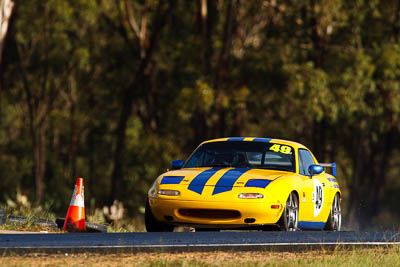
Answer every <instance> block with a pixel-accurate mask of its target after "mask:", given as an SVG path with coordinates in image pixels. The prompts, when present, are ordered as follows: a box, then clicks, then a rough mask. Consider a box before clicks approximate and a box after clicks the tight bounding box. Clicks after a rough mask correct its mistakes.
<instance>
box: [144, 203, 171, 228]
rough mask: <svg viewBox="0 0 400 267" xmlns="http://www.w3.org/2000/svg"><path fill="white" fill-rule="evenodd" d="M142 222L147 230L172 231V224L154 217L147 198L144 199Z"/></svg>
mask: <svg viewBox="0 0 400 267" xmlns="http://www.w3.org/2000/svg"><path fill="white" fill-rule="evenodd" d="M144 223H145V225H146V231H147V232H172V231H173V230H174V226H173V225H169V224H166V223H163V222H160V221H157V220H156V218H154V216H153V213H152V212H151V208H150V204H149V199H146V209H145V212H144Z"/></svg>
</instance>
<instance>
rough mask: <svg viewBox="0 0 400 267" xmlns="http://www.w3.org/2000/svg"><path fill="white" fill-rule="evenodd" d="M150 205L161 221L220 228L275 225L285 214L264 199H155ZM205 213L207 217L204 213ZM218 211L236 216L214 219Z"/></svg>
mask: <svg viewBox="0 0 400 267" xmlns="http://www.w3.org/2000/svg"><path fill="white" fill-rule="evenodd" d="M149 204H150V207H151V211H152V213H153V216H154V217H155V218H156V219H157V220H158V221H163V222H168V223H170V224H175V225H180V224H182V225H194V226H196V225H201V226H202V227H213V226H219V227H221V228H231V227H236V226H242V227H246V226H251V225H265V224H267V225H269V224H276V223H277V222H278V220H279V218H280V216H281V214H282V211H283V205H282V204H281V203H279V201H278V202H270V201H266V200H265V199H262V200H258V199H252V200H243V201H240V202H239V201H238V202H213V201H185V200H177V199H165V198H162V199H161V198H157V197H154V198H149ZM272 205H275V206H276V205H279V208H271V206H272ZM185 210H186V211H187V210H191V211H193V210H197V211H199V212H196V213H188V212H183V211H185ZM202 211H205V212H204V214H201V212H202ZM207 211H212V212H207ZM219 211H221V213H224V212H226V213H229V214H230V215H231V214H235V216H228V215H227V216H226V217H224V216H214V215H215V214H216V213H218V212H219ZM199 214H201V215H199Z"/></svg>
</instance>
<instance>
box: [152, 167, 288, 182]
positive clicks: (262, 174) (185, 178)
mask: <svg viewBox="0 0 400 267" xmlns="http://www.w3.org/2000/svg"><path fill="white" fill-rule="evenodd" d="M287 173H288V172H286V171H277V170H265V169H249V168H217V167H214V168H210V167H206V168H187V169H180V170H174V171H169V172H166V173H164V174H163V175H161V179H160V184H180V185H189V186H235V187H236V186H239V187H240V186H245V185H246V184H247V183H248V182H249V180H255V181H257V180H268V181H272V180H275V179H277V178H279V177H280V176H282V175H285V174H287ZM251 182H253V181H251Z"/></svg>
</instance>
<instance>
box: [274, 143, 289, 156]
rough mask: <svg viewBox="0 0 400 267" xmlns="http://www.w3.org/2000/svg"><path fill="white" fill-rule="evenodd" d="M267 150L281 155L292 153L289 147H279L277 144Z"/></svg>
mask: <svg viewBox="0 0 400 267" xmlns="http://www.w3.org/2000/svg"><path fill="white" fill-rule="evenodd" d="M269 150H272V151H274V152H280V153H283V154H290V153H291V152H292V148H291V147H290V146H281V145H278V144H274V145H273V146H271V147H270V148H269Z"/></svg>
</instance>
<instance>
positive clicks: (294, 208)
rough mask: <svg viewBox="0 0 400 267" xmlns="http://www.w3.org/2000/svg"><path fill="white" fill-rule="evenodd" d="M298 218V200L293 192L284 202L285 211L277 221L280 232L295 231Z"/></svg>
mask: <svg viewBox="0 0 400 267" xmlns="http://www.w3.org/2000/svg"><path fill="white" fill-rule="evenodd" d="M298 218H299V199H298V198H297V195H296V193H295V192H291V193H290V195H289V198H288V199H287V201H286V205H285V209H284V210H283V212H282V216H281V218H280V219H279V221H278V224H279V227H280V229H281V231H297V224H298Z"/></svg>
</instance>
